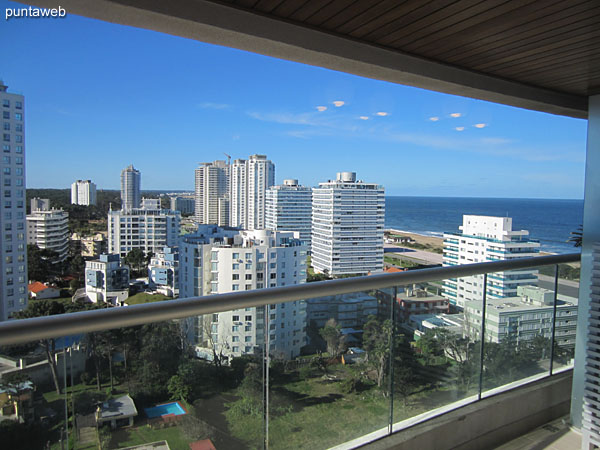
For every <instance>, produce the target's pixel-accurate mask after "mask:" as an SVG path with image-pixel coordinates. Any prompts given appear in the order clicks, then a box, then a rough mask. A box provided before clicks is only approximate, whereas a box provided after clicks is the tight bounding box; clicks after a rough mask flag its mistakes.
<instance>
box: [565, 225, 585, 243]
mask: <svg viewBox="0 0 600 450" xmlns="http://www.w3.org/2000/svg"><path fill="white" fill-rule="evenodd" d="M567 242H572V243H573V247H581V244H582V243H583V225H579V226H578V227H577V229H576V230H575V231H571V236H570V237H569V240H568V241H567Z"/></svg>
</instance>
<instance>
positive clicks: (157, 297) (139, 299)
mask: <svg viewBox="0 0 600 450" xmlns="http://www.w3.org/2000/svg"><path fill="white" fill-rule="evenodd" d="M163 300H172V298H171V297H167V296H166V295H162V294H148V293H147V292H140V293H138V294H135V295H132V296H131V297H129V298H128V299H127V300H125V303H127V304H128V305H139V304H141V303H152V302H162V301H163Z"/></svg>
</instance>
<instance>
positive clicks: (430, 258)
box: [383, 244, 579, 298]
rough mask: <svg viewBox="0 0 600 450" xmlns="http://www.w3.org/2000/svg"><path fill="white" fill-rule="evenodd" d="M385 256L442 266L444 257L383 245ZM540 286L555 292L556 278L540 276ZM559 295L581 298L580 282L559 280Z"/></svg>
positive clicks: (392, 245)
mask: <svg viewBox="0 0 600 450" xmlns="http://www.w3.org/2000/svg"><path fill="white" fill-rule="evenodd" d="M383 248H384V252H385V254H391V255H394V256H398V257H399V258H404V259H408V260H411V261H414V262H417V263H420V264H442V260H443V256H442V255H440V254H439V253H433V252H425V251H423V250H415V249H413V248H407V247H399V246H397V245H394V244H384V245H383ZM538 279H539V281H538V286H540V287H542V288H544V289H549V290H551V291H553V290H554V277H551V276H547V275H538ZM558 293H559V294H562V295H567V296H569V297H575V298H578V297H579V282H577V281H569V280H563V279H561V280H559V284H558Z"/></svg>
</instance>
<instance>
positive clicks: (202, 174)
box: [194, 161, 229, 226]
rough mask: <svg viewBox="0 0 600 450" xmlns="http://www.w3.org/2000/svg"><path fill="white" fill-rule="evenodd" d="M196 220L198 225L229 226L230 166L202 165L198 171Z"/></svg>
mask: <svg viewBox="0 0 600 450" xmlns="http://www.w3.org/2000/svg"><path fill="white" fill-rule="evenodd" d="M195 175H196V177H195V179H196V207H195V213H194V215H195V219H196V222H198V223H206V224H215V225H220V226H228V225H229V164H227V162H225V161H214V162H212V163H201V164H200V167H198V168H197V169H196V173H195Z"/></svg>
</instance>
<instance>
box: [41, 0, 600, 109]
mask: <svg viewBox="0 0 600 450" xmlns="http://www.w3.org/2000/svg"><path fill="white" fill-rule="evenodd" d="M32 3H33V4H35V5H38V6H42V7H54V6H58V3H60V5H61V6H62V7H63V8H65V9H66V10H67V13H69V14H79V15H83V16H87V17H92V18H97V19H101V20H105V21H109V22H114V23H120V24H124V25H131V26H135V27H140V28H145V29H152V30H156V31H160V32H164V33H168V34H172V35H177V36H182V37H186V38H190V39H196V40H199V41H203V42H208V43H213V44H218V45H224V46H228V47H234V48H239V49H242V50H247V51H251V52H255V53H260V54H264V55H269V56H273V57H276V58H282V59H286V60H291V61H296V62H301V63H305V64H310V65H315V66H320V67H326V68H329V69H334V70H339V71H343V72H348V73H352V74H356V75H360V76H364V77H368V78H374V79H379V80H385V81H390V82H393V83H399V84H405V85H410V86H416V87H420V88H425V89H430V90H434V91H439V92H445V93H450V94H456V95H462V96H467V97H472V98H478V99H482V100H488V101H493V102H498V103H503V104H507V105H512V106H518V107H523V108H527V109H533V110H538V111H544V112H548V113H553V114H561V115H566V116H572V117H587V100H588V96H590V95H595V94H598V93H600V53H599V50H600V2H599V1H598V0H593V1H576V0H572V1H564V0H558V1H557V0H436V1H423V0H405V1H401V0H224V1H219V2H217V1H207V0H169V1H164V0H62V1H60V2H58V3H57V2H56V1H49V0H34V1H33V2H32Z"/></svg>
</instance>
